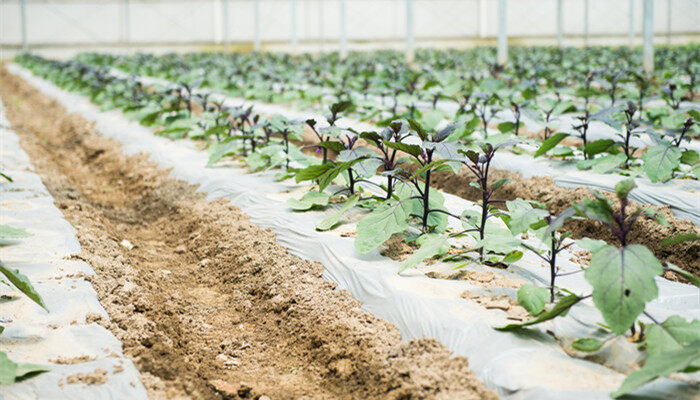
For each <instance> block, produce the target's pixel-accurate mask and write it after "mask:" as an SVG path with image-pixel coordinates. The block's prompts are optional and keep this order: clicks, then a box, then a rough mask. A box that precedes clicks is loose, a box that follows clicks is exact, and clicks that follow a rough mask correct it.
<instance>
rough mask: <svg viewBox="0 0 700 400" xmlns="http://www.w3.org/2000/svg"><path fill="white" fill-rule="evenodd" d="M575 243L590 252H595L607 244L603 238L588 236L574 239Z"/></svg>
mask: <svg viewBox="0 0 700 400" xmlns="http://www.w3.org/2000/svg"><path fill="white" fill-rule="evenodd" d="M576 244H577V245H578V247H580V248H582V249H584V250H588V251H590V252H591V253H596V252H598V250H600V249H602V248H603V247H605V246H607V245H608V244H607V243H606V242H605V240H598V239H589V238H581V239H578V240H577V241H576Z"/></svg>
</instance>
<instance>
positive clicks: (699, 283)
mask: <svg viewBox="0 0 700 400" xmlns="http://www.w3.org/2000/svg"><path fill="white" fill-rule="evenodd" d="M666 268H667V269H670V270H671V271H673V272H675V273H677V274H678V275H680V276H682V277H684V278H685V279H687V280H688V281H690V283H692V284H693V285H695V286H697V287H699V288H700V278H698V277H697V276H695V275H693V274H692V273H690V272H688V271H685V270H682V269H680V268H679V267H678V266H676V265H673V264H671V263H666Z"/></svg>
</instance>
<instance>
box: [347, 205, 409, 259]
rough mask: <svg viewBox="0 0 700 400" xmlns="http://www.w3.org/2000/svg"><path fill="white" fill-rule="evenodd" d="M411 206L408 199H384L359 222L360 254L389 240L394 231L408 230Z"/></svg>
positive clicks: (358, 246)
mask: <svg viewBox="0 0 700 400" xmlns="http://www.w3.org/2000/svg"><path fill="white" fill-rule="evenodd" d="M411 208H412V206H411V204H410V200H408V199H404V200H400V201H398V200H394V199H389V200H386V201H384V202H383V203H382V204H380V205H379V206H378V207H377V208H375V209H374V211H372V212H371V213H369V215H367V216H366V217H364V218H363V219H362V220H361V221H360V222H359V223H358V224H357V238H355V249H356V250H357V251H358V252H359V253H360V254H365V253H368V252H370V251H372V250H374V249H376V248H377V247H378V246H379V245H381V244H382V243H384V242H386V241H387V240H389V238H390V237H391V235H393V234H394V233H399V232H403V231H404V230H406V228H407V227H408V218H409V214H410V212H411Z"/></svg>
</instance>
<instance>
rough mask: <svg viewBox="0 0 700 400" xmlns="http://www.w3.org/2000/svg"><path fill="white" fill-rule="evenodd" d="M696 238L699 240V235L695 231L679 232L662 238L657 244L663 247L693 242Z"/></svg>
mask: <svg viewBox="0 0 700 400" xmlns="http://www.w3.org/2000/svg"><path fill="white" fill-rule="evenodd" d="M697 240H700V235H698V234H697V233H681V234H678V235H676V236H671V237H669V238H666V239H664V240H662V241H661V243H659V244H660V245H661V247H664V246H671V245H674V244H679V243H685V242H695V241H697Z"/></svg>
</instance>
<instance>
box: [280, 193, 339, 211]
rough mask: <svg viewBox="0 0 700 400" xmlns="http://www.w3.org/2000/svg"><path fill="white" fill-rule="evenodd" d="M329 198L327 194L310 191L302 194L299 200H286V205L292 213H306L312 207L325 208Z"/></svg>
mask: <svg viewBox="0 0 700 400" xmlns="http://www.w3.org/2000/svg"><path fill="white" fill-rule="evenodd" d="M329 198H330V196H329V195H328V194H327V193H323V192H319V191H317V190H312V191H310V192H308V193H306V194H304V195H303V196H302V197H301V199H300V200H297V199H288V200H287V205H288V206H289V207H290V208H291V209H292V210H294V211H306V210H309V209H311V208H312V207H314V206H325V205H326V204H328V199H329Z"/></svg>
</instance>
